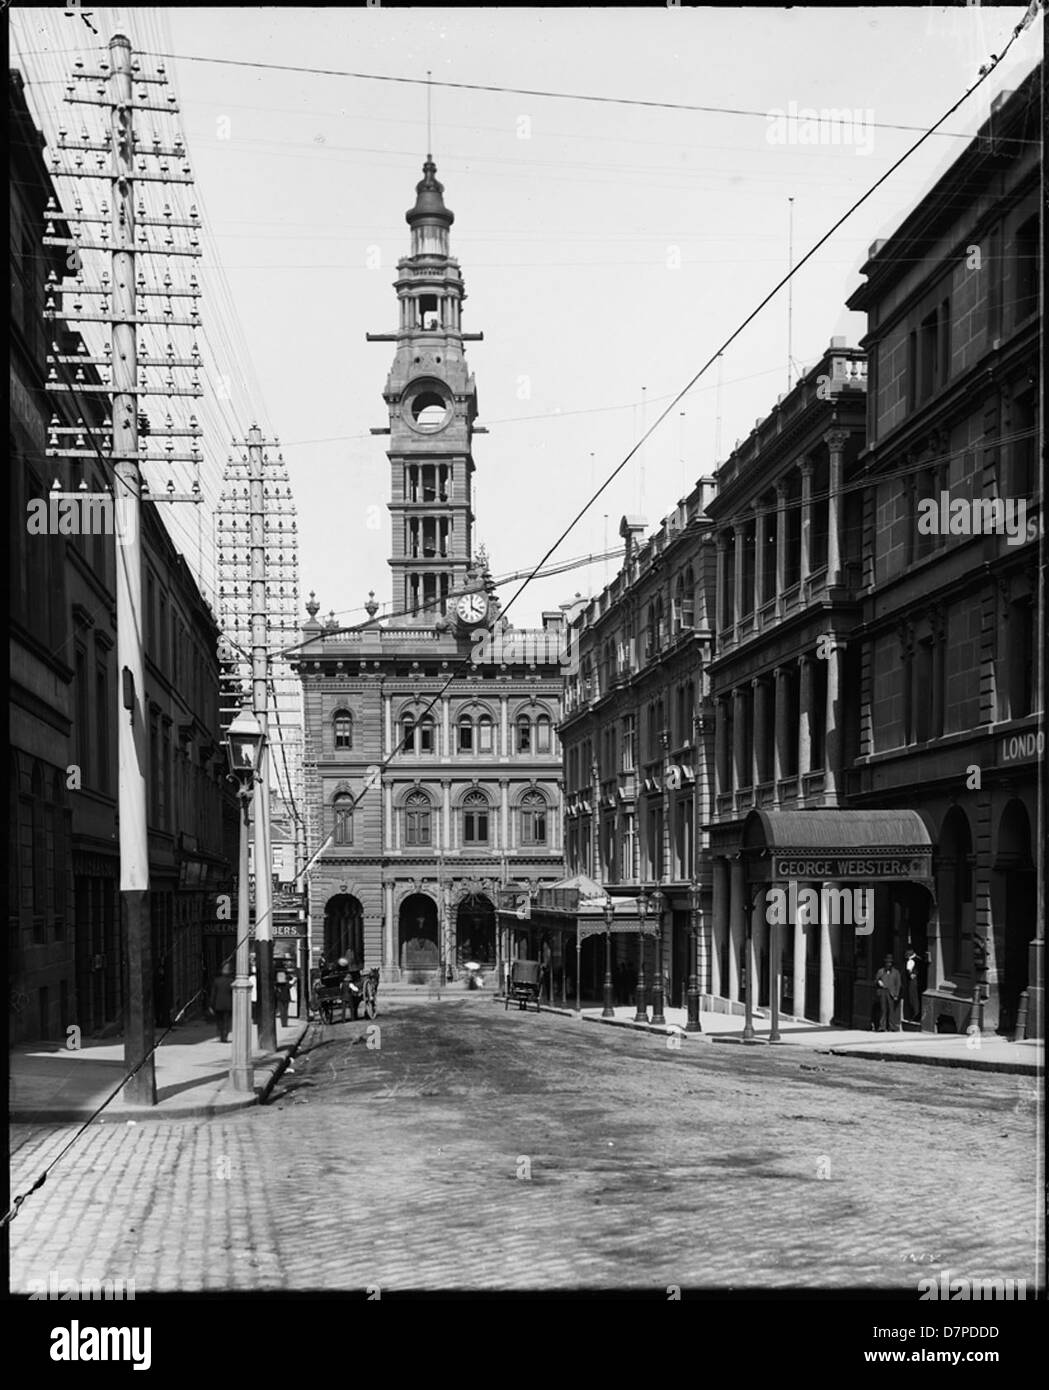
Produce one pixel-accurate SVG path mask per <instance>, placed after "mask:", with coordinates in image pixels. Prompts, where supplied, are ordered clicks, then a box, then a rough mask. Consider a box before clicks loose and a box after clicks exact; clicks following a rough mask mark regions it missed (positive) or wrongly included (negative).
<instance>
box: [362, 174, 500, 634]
mask: <svg viewBox="0 0 1049 1390" xmlns="http://www.w3.org/2000/svg"><path fill="white" fill-rule="evenodd" d="M415 192H416V198H415V206H414V207H412V208H411V209H409V211H408V212H407V213H406V214H405V217H406V221H407V223H408V226H409V227H410V228H411V252H410V254H409V255H408V256H406V257H404V258H403V259H402V260H400V261H398V263H397V279H396V281H395V282H394V288H395V289H396V291H397V302H398V309H399V313H400V325H399V327H398V330H397V332H396V333H369V334H368V335H367V336H368V340H369V341H370V342H395V343H396V344H397V349H396V352H395V354H394V359H393V366H392V367H391V368H390V374H389V376H388V378H387V381H386V389H385V391H384V392H383V395H384V398H385V401H386V405H387V409H388V410H389V419H390V423H389V426H388V427H386V428H384V429H381V430H375V431H374V433H376V434H388V435H389V436H390V447H389V449H388V450H387V457H388V458H389V460H390V481H391V488H390V499H391V500H390V503H389V508H390V512H391V514H392V518H393V550H392V554H391V556H390V568H391V569H392V570H393V613H394V615H395V616H393V617H392V618H391V620H390V626H398V625H399V626H408V627H411V626H416V627H417V626H419V624H420V621H421V622H424V623H427V624H429V623H432V622H434V620H435V619H439V618H443V617H444V616H445V615H446V614H449V615H450V609H451V606H452V605H451V601H450V598H451V596H452V595H454V594H455V593H456V592H462V591H463V590H464V589H465V588H469V587H470V585H469V583H468V571H470V570H471V568H472V563H473V557H472V543H473V536H472V530H473V524H474V516H473V509H472V503H471V491H472V485H471V484H472V476H473V471H474V462H473V456H472V450H471V441H472V438H473V435H474V433H475V429H474V419H475V417H476V415H477V387H476V385H475V383H474V379H473V377H472V376H471V375H470V372H469V369H468V367H467V364H466V358H465V354H464V352H463V343H464V342H466V341H468V340H471V339H473V340H479V339H481V338H482V337H483V334H481V333H464V332H463V331H462V305H463V300H464V299H465V298H466V292H465V290H464V288H463V277H462V272H461V271H460V269H459V262H458V261H457V260H456V259H455V258H454V256H452V255H451V254H450V252H449V245H448V232H449V228H450V227H451V225H452V222H453V221H454V214H453V213H452V211H451V209H450V208H447V207H445V204H444V186H443V185H442V184H441V183H439V182H438V180H437V167H436V165H435V164H434V162H433V157H432V155H427V157H426V163H425V164H424V165H423V177H422V179H421V180H420V181H419V183H418V184H416V188H415ZM477 432H479V433H483V431H477Z"/></svg>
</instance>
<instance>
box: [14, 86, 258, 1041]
mask: <svg viewBox="0 0 1049 1390" xmlns="http://www.w3.org/2000/svg"><path fill="white" fill-rule="evenodd" d="M9 95H10V102H11V111H12V119H13V123H14V124H15V125H16V127H17V129H18V131H19V138H18V140H17V141H16V142H15V145H14V150H15V153H14V155H13V158H14V160H15V165H14V166H13V178H12V219H13V221H12V247H13V262H12V314H11V322H12V341H13V350H12V361H11V381H12V412H11V444H12V449H11V453H12V458H11V501H12V516H13V518H14V525H13V528H12V532H11V547H10V560H9V563H10V585H11V595H12V612H11V665H12V698H11V786H10V798H11V805H10V817H11V857H10V862H9V880H8V882H9V958H8V970H9V977H10V980H11V990H12V1000H11V1005H12V1007H11V1009H10V1035H11V1038H12V1040H13V1041H14V1040H20V1039H30V1038H51V1039H58V1038H61V1037H64V1036H65V1030H66V1029H67V1028H69V1027H70V1026H72V1025H76V1026H78V1027H80V1029H81V1030H82V1032H83V1033H85V1034H92V1033H99V1032H105V1031H118V1030H119V1028H120V1027H121V1021H122V1017H123V1010H124V1006H125V1000H126V984H125V972H124V962H125V950H124V942H123V936H122V929H121V922H120V908H119V853H118V837H117V790H118V789H117V718H118V717H119V704H118V701H119V690H120V686H119V679H118V672H117V667H116V607H115V599H114V594H115V581H116V549H117V544H118V542H117V539H116V538H115V536H114V535H113V534H98V533H96V534H85V533H83V532H82V530H81V529H80V527H79V526H77V527H76V529H75V530H74V529H71V528H69V529H68V531H67V533H62V532H59V533H57V534H56V533H53V532H51V531H50V530H45V531H44V532H42V533H39V534H37V533H35V531H34V533H32V534H31V533H30V532H29V530H28V529H27V508H28V507H29V505H30V504H31V503H33V502H34V501H39V500H41V499H47V498H48V497H49V494H50V490H51V486H52V483H53V481H54V480H56V479H57V481H58V482H59V483H60V485H61V489H62V490H63V491H66V492H76V491H77V490H78V489H79V488H80V487H81V485H84V486H85V487H86V490H87V491H88V492H90V493H95V494H98V493H101V492H102V491H103V489H104V487H105V486H106V484H107V483H108V482H109V480H110V471H109V470H110V464H109V462H108V460H107V459H106V458H105V454H104V449H103V447H102V444H101V441H102V438H103V436H102V432H101V429H100V425H101V422H102V420H103V418H104V416H105V414H106V413H107V411H108V397H107V396H106V395H105V393H104V392H103V390H102V389H101V386H100V387H99V391H98V392H97V393H95V392H90V391H87V392H84V391H78V392H76V393H74V392H71V391H61V390H57V389H54V388H55V386H56V385H58V386H61V385H65V386H68V385H70V383H71V382H72V381H73V370H72V368H70V367H69V366H68V365H66V364H62V363H60V362H58V361H57V358H58V356H59V354H52V357H53V358H54V359H56V360H53V361H52V365H51V367H50V368H49V367H48V346H47V345H48V342H49V341H50V342H56V343H57V344H58V347H59V353H60V354H61V355H67V354H80V353H81V352H82V351H83V346H82V340H81V338H80V336H79V335H78V334H76V333H72V332H70V331H69V330H68V329H67V328H66V326H65V325H64V324H63V323H62V322H61V321H60V320H56V321H54V322H53V323H51V324H50V325H48V329H49V331H48V333H47V335H46V336H45V332H44V322H43V311H44V307H45V303H46V299H47V294H46V290H45V285H46V278H47V275H48V273H49V272H50V271H51V270H54V272H55V275H56V276H57V277H58V279H61V278H62V277H63V276H64V275H65V274H67V270H66V265H65V252H64V251H62V250H55V249H53V248H50V247H43V246H42V245H41V236H42V235H43V231H44V225H45V218H44V209H45V207H46V206H47V203H48V200H49V199H50V198H52V197H54V196H55V189H54V185H53V183H52V181H51V178H50V176H49V175H48V173H47V171H46V168H45V165H44V160H43V155H42V149H43V137H42V136H41V135H40V133H39V131H38V130H37V129H36V128H35V126H34V125H33V122H32V119H31V117H30V114H29V112H28V109H27V107H26V103H25V97H24V94H23V90H22V83H21V79H20V77H19V75H18V74H17V73H12V74H11V78H10V82H9ZM56 307H58V306H57V305H56ZM78 370H79V373H80V377H81V379H82V380H81V384H84V385H87V386H88V387H90V386H91V384H92V383H95V382H98V377H97V375H96V374H95V373H94V368H92V367H90V366H87V367H84V368H80V369H78ZM55 424H57V427H58V430H59V431H60V430H63V429H65V430H69V429H71V428H72V429H73V430H74V432H73V433H72V434H69V433H65V434H63V433H59V432H53V430H52V426H53V425H55ZM77 426H80V427H81V428H82V440H83V443H82V444H81V445H80V446H79V447H81V448H82V450H83V452H85V453H86V452H88V451H89V450H90V448H91V447H92V442H93V443H94V444H96V445H98V448H97V452H96V454H95V456H94V457H84V458H73V459H65V458H58V457H48V455H47V450H48V449H49V448H52V447H65V448H70V447H72V446H73V445H74V444H76V443H77V441H78V439H80V438H81V436H78V435H77V433H76V432H75V429H76V427H77ZM85 446H86V447H85ZM80 515H81V516H84V515H86V514H85V513H83V512H82V513H81V514H80ZM141 524H142V540H143V547H142V549H143V599H144V607H145V612H144V626H145V631H144V634H143V635H144V641H145V650H146V665H145V681H146V689H145V701H146V708H147V709H148V711H149V727H150V745H149V769H148V774H149V780H148V789H147V793H148V799H147V811H148V822H149V854H150V895H151V896H150V917H151V922H152V942H151V948H152V959H153V964H154V973H153V994H154V1005H155V1009H156V1017H157V1019H158V1021H166V1019H167V1018H168V1017H170V1015H171V1014H172V1013H174V1012H177V1011H178V1009H180V1008H181V1007H182V1006H183V1005H184V1004H185V1003H186V1002H187V1001H188V1000H190V999H191V998H192V996H193V995H194V994H195V992H196V991H197V989H198V988H199V986H200V984H201V982H202V979H203V976H204V973H205V971H204V958H203V954H202V952H203V949H204V940H205V936H204V934H205V931H206V928H207V924H208V922H209V921H213V920H214V918H215V915H216V906H215V904H216V890H218V889H220V888H226V887H227V886H228V883H227V879H228V875H229V872H230V863H231V862H232V861H231V856H230V846H231V844H232V846H233V847H234V851H235V844H236V840H235V836H236V819H235V815H236V812H235V806H234V802H233V798H232V797H231V796H230V795H228V794H227V792H226V790H225V787H226V784H225V781H224V777H225V760H224V757H223V754H222V750H221V748H220V747H219V745H218V742H217V739H218V660H217V653H216V642H217V639H218V628H217V625H216V623H215V619H214V617H213V615H212V613H211V611H210V609H209V608H208V607H207V605H206V604H205V603H204V601H203V599H202V598H201V596H200V594H199V592H198V590H197V587H196V584H195V582H194V580H193V577H192V575H191V574H190V571H189V569H188V566H187V565H186V563H185V561H184V560H183V558H182V557H181V556H180V555H179V554H178V553H177V551H176V550H175V547H174V546H173V544H172V542H171V540H170V538H169V536H168V534H167V531H166V529H165V527H164V526H163V524H162V523H161V521H160V519H159V517H158V515H157V508H156V507H155V506H153V505H150V504H148V503H147V504H145V505H143V507H142V512H141ZM92 529H93V530H94V531H95V532H98V531H99V530H100V529H101V528H100V527H98V526H95V527H93V528H92ZM233 859H235V852H234V856H233Z"/></svg>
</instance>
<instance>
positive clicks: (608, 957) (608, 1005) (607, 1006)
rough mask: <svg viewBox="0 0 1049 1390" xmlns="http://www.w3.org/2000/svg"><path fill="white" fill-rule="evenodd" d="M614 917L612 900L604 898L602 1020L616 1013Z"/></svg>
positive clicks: (614, 911)
mask: <svg viewBox="0 0 1049 1390" xmlns="http://www.w3.org/2000/svg"><path fill="white" fill-rule="evenodd" d="M615 915H616V910H615V908H614V907H613V906H612V899H611V898H610V897H606V898H605V991H604V993H605V1003H604V1008H603V1009H602V1010H601V1017H602V1018H615V1016H616V1011H615V1009H614V1008H613V1005H612V921H613V918H614V917H615Z"/></svg>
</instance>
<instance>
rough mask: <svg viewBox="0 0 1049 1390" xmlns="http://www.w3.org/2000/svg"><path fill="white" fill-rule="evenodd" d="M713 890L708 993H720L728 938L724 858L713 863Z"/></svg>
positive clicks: (726, 880) (726, 875) (726, 884)
mask: <svg viewBox="0 0 1049 1390" xmlns="http://www.w3.org/2000/svg"><path fill="white" fill-rule="evenodd" d="M713 874H714V885H713V886H714V892H713V897H712V903H711V907H712V911H711V915H710V993H711V994H712V995H719V994H721V992H722V990H723V988H724V983H723V981H722V978H721V962H722V960H723V959H724V957H725V951H726V948H727V943H728V939H729V930H728V864H726V862H725V860H724V859H715V860H714V863H713Z"/></svg>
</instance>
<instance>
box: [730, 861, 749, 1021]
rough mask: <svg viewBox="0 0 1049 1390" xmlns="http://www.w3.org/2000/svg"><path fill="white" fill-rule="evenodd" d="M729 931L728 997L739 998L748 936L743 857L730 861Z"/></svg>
mask: <svg viewBox="0 0 1049 1390" xmlns="http://www.w3.org/2000/svg"><path fill="white" fill-rule="evenodd" d="M729 870H730V872H729V880H730V895H729V933H728V947H729V949H728V997H729V998H730V999H735V1000H738V999H739V998H740V990H739V961H740V953H741V952H742V950H743V942H744V940H745V938H746V932H747V928H746V920H745V914H746V911H747V900H746V891H747V880H746V873H745V871H744V867H743V861H742V859H732V860H730V861H729Z"/></svg>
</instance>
